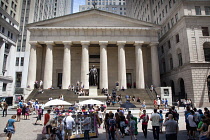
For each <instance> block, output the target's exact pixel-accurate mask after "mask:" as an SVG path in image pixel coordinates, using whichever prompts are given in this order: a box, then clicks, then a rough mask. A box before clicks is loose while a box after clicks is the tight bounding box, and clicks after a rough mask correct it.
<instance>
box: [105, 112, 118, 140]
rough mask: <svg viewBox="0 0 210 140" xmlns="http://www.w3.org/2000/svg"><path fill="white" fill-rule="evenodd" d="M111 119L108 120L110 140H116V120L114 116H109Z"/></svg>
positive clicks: (111, 114)
mask: <svg viewBox="0 0 210 140" xmlns="http://www.w3.org/2000/svg"><path fill="white" fill-rule="evenodd" d="M109 117H110V119H108V120H107V121H108V132H109V140H115V131H116V120H115V119H114V114H113V113H110V114H109Z"/></svg>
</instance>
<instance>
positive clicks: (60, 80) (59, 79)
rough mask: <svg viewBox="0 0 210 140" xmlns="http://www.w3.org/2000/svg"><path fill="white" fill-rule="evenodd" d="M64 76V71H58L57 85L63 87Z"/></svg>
mask: <svg viewBox="0 0 210 140" xmlns="http://www.w3.org/2000/svg"><path fill="white" fill-rule="evenodd" d="M62 76H63V73H58V84H57V87H59V89H61V87H62Z"/></svg>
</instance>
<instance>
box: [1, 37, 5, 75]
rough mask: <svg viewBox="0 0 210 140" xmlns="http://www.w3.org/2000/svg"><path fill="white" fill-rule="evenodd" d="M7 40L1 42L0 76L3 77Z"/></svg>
mask: <svg viewBox="0 0 210 140" xmlns="http://www.w3.org/2000/svg"><path fill="white" fill-rule="evenodd" d="M5 41H6V40H4V39H2V40H1V42H0V47H1V48H0V75H3V73H2V71H3V63H4V51H5V43H6V42H5Z"/></svg>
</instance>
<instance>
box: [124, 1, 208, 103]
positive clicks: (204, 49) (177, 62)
mask: <svg viewBox="0 0 210 140" xmlns="http://www.w3.org/2000/svg"><path fill="white" fill-rule="evenodd" d="M126 3H127V9H128V11H127V15H128V16H130V17H134V18H137V19H139V20H144V21H148V22H152V23H155V24H158V25H160V26H161V30H160V31H159V34H158V36H159V46H158V51H159V64H160V76H161V83H162V86H171V87H172V95H173V100H174V101H175V100H177V99H179V100H180V99H192V101H193V103H196V105H197V106H204V105H206V104H207V103H209V102H210V71H209V68H210V67H209V62H210V36H209V28H210V25H209V23H210V1H209V0H151V1H146V0H133V1H130V0H127V1H126Z"/></svg>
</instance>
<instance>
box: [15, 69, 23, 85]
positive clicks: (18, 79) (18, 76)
mask: <svg viewBox="0 0 210 140" xmlns="http://www.w3.org/2000/svg"><path fill="white" fill-rule="evenodd" d="M21 81H22V72H16V83H15V86H16V87H21Z"/></svg>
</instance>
